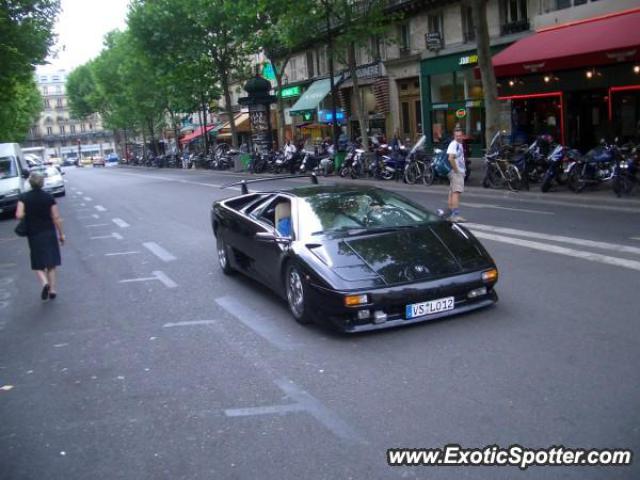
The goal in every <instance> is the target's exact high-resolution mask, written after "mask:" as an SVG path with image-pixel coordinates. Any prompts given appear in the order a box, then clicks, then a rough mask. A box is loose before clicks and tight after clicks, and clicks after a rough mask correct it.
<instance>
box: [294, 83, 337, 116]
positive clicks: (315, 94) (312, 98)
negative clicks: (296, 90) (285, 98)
mask: <svg viewBox="0 0 640 480" xmlns="http://www.w3.org/2000/svg"><path fill="white" fill-rule="evenodd" d="M338 83H340V77H334V84H335V85H336V86H337V85H338ZM329 92H331V79H329V78H323V79H322V80H316V81H315V82H313V83H312V84H311V85H310V86H309V88H307V91H306V92H304V93H303V94H302V96H301V97H300V98H299V99H298V101H297V102H296V103H295V104H294V105H293V107H291V111H290V115H302V114H303V113H304V112H308V111H312V110H316V109H317V108H318V105H320V102H321V101H322V100H324V99H325V97H326V96H327V95H329Z"/></svg>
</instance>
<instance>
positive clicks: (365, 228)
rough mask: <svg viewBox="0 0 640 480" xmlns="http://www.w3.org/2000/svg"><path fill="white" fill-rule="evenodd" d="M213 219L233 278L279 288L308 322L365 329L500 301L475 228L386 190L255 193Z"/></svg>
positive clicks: (225, 203) (225, 205)
mask: <svg viewBox="0 0 640 480" xmlns="http://www.w3.org/2000/svg"><path fill="white" fill-rule="evenodd" d="M244 191H245V192H246V191H247V190H246V186H245V189H244ZM211 223H212V226H213V233H214V235H215V237H216V241H217V252H218V259H219V263H220V267H221V268H222V270H223V272H224V273H226V274H229V273H232V272H233V271H236V270H237V271H240V272H242V273H244V274H246V275H248V276H250V277H252V278H254V279H256V280H258V281H260V282H262V283H263V284H265V285H266V286H268V287H269V288H271V289H273V290H274V291H275V292H276V293H277V294H278V295H281V296H282V297H283V298H285V299H286V300H287V301H288V304H289V309H290V310H291V313H292V314H293V316H294V317H295V319H296V320H297V321H299V322H300V323H308V322H311V321H314V320H315V321H325V322H330V323H331V324H332V325H334V326H336V327H338V328H339V329H341V330H343V331H347V332H359V331H365V330H374V329H380V328H387V327H394V326H399V325H408V324H411V323H416V322H422V321H426V320H432V319H436V318H441V317H443V316H448V315H455V314H458V313H463V312H468V311H470V310H475V309H477V308H481V307H486V306H488V305H492V304H493V303H495V302H496V301H497V300H498V296H497V294H496V292H495V290H494V285H495V283H496V282H497V280H498V270H497V269H496V265H495V263H494V262H493V260H492V258H491V256H489V254H488V253H487V251H486V250H485V249H484V248H483V246H482V245H481V244H480V242H479V241H478V240H477V239H476V238H475V237H474V236H473V235H472V234H471V233H470V232H469V230H467V229H466V228H464V227H463V226H461V225H458V224H455V223H450V222H448V221H445V220H442V219H441V218H440V217H438V216H437V215H435V214H434V213H432V212H429V211H428V210H426V209H424V208H423V207H421V206H419V205H416V204H415V203H413V202H411V201H410V200H408V199H406V198H404V197H402V196H400V195H397V194H395V193H391V192H389V191H386V190H382V189H379V188H375V187H368V186H355V185H353V186H352V185H349V186H324V185H314V186H305V187H298V188H292V189H288V190H279V191H270V192H255V193H245V194H243V195H240V196H236V197H233V198H228V199H225V200H221V201H217V202H215V203H214V204H213V207H212V211H211Z"/></svg>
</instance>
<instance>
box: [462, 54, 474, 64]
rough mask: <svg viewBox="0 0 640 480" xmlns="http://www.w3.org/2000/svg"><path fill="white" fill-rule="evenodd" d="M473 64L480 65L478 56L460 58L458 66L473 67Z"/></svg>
mask: <svg viewBox="0 0 640 480" xmlns="http://www.w3.org/2000/svg"><path fill="white" fill-rule="evenodd" d="M472 63H478V55H468V56H466V57H460V61H459V62H458V65H471V64H472Z"/></svg>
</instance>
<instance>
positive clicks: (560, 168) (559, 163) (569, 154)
mask: <svg viewBox="0 0 640 480" xmlns="http://www.w3.org/2000/svg"><path fill="white" fill-rule="evenodd" d="M579 158H580V152H578V151H577V150H571V149H568V148H567V147H565V146H564V145H556V146H555V147H554V149H553V150H552V151H551V153H550V154H549V156H548V157H547V170H546V171H545V173H544V176H543V177H542V183H541V184H540V190H541V191H542V193H547V192H548V191H549V190H550V189H551V186H552V185H553V182H556V183H557V184H558V185H566V183H567V171H568V165H569V164H571V163H572V162H575V161H576V160H578V159H579Z"/></svg>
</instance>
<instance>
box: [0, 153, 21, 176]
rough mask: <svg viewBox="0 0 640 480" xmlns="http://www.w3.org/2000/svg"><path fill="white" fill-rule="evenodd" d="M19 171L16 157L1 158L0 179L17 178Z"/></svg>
mask: <svg viewBox="0 0 640 480" xmlns="http://www.w3.org/2000/svg"><path fill="white" fill-rule="evenodd" d="M17 176H18V170H17V168H16V162H15V158H14V157H0V178H11V177H17Z"/></svg>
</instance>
